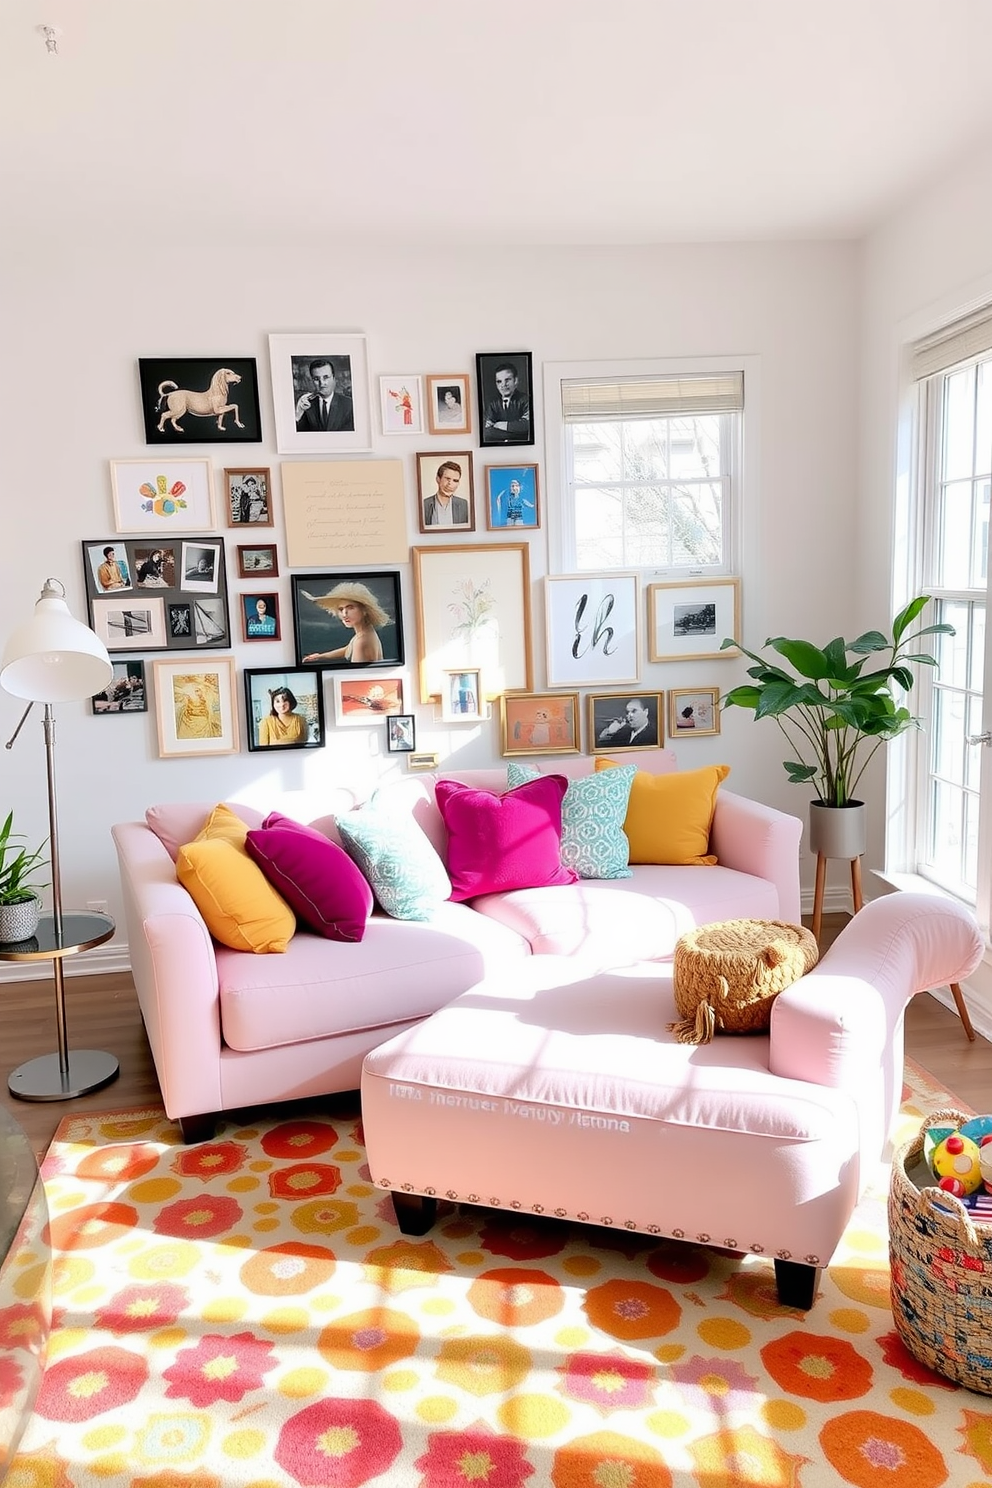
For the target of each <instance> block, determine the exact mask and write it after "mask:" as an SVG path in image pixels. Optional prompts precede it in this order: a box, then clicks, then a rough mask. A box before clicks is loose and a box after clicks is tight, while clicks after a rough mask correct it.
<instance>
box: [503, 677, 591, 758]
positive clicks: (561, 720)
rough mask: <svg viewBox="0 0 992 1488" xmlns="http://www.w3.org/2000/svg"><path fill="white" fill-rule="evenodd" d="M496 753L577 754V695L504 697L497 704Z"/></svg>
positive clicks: (505, 754)
mask: <svg viewBox="0 0 992 1488" xmlns="http://www.w3.org/2000/svg"><path fill="white" fill-rule="evenodd" d="M499 737H500V753H501V754H503V755H504V756H507V755H518V754H580V753H581V748H580V742H579V694H578V693H577V692H531V693H519V692H516V693H504V694H503V696H502V697H501V698H500V700H499Z"/></svg>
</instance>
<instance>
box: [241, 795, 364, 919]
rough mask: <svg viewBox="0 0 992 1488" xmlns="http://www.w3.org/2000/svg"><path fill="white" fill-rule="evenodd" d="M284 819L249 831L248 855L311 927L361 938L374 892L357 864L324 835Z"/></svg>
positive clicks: (299, 916)
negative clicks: (269, 825) (282, 823)
mask: <svg viewBox="0 0 992 1488" xmlns="http://www.w3.org/2000/svg"><path fill="white" fill-rule="evenodd" d="M274 814H275V815H277V816H278V813H274ZM266 820H267V821H268V820H269V818H268V817H267V818H266ZM281 821H282V822H284V823H285V825H281V826H272V827H259V828H256V830H254V831H251V832H249V833H248V835H247V838H246V841H245V846H246V848H247V850H248V856H249V857H250V858H251V859H252V860H253V862H255V863H257V864H258V866H259V868H261V870H262V872H263V873H264V874H265V876H266V878H267V879H268V881H269V883H270V884H272V886H273V887H274V888H276V889H277V890H278V891H279V893H280V894H281V895H282V896H283V898H284V899H285V900H286V903H287V904H288V905H289V906H290V908H291V909H292V910H293V912H294V913H295V915H296V917H297V919H298V920H299V921H301V922H302V924H304V925H305V926H306V927H307V928H308V929H310V930H315V931H316V932H317V934H318V935H323V936H325V937H326V939H328V940H345V941H359V940H361V939H362V936H363V935H364V934H365V922H366V921H367V919H368V917H369V915H370V914H371V912H372V890H371V889H370V888H369V886H368V884H367V882H366V881H365V879H364V878H363V877H362V874H361V872H360V871H359V869H358V867H357V866H356V865H355V863H354V862H353V861H352V859H351V858H350V857H349V856H348V854H347V853H346V852H345V851H344V850H343V848H340V847H337V846H336V845H335V843H333V842H329V841H328V839H327V838H326V837H325V836H323V834H322V833H320V832H315V831H312V830H311V829H310V828H309V827H303V826H301V824H300V823H299V822H290V821H289V818H288V817H283V818H281Z"/></svg>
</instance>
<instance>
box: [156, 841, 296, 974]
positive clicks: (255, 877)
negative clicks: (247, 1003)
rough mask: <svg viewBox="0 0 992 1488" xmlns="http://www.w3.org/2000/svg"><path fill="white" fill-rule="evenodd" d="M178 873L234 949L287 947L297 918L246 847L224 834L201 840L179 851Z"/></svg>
mask: <svg viewBox="0 0 992 1488" xmlns="http://www.w3.org/2000/svg"><path fill="white" fill-rule="evenodd" d="M176 876H177V877H178V879H179V882H180V883H181V884H182V886H183V888H184V889H185V890H186V892H187V893H188V894H189V896H190V898H191V899H192V900H193V902H194V904H195V905H196V907H197V909H198V910H199V911H200V913H201V915H202V916H203V918H204V920H205V921H206V925H207V929H208V930H209V931H210V934H211V935H212V936H213V937H214V939H215V940H219V941H220V943H221V945H226V946H230V947H231V950H232V951H255V952H256V953H257V954H261V953H264V952H266V951H284V950H285V949H286V947H287V946H288V945H289V942H290V941H291V940H292V938H293V934H294V932H295V930H296V916H295V915H294V914H293V911H292V910H291V909H290V907H289V905H288V904H287V903H286V901H285V899H284V898H283V897H282V895H281V894H279V893H278V892H277V891H276V890H275V889H274V888H273V887H272V885H271V884H270V883H269V881H268V879H267V878H266V877H265V874H264V873H263V872H262V870H261V868H259V867H258V866H257V865H256V864H255V863H253V862H252V860H251V858H249V856H248V854H247V853H246V852H245V851H244V849H243V848H238V847H236V846H235V844H234V843H233V842H229V841H225V839H224V838H223V837H214V838H210V839H207V840H204V841H201V840H200V838H197V839H196V840H195V841H193V842H187V844H186V846H185V847H181V848H180V849H179V854H178V856H177V858H176Z"/></svg>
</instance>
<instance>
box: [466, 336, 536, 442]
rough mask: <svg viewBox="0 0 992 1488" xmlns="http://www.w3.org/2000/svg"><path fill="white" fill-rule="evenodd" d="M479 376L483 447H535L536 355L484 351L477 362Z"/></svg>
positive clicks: (476, 367) (481, 439)
mask: <svg viewBox="0 0 992 1488" xmlns="http://www.w3.org/2000/svg"><path fill="white" fill-rule="evenodd" d="M475 376H476V383H477V385H478V392H479V443H480V444H481V445H482V446H483V448H490V447H501V446H502V447H506V446H509V445H521V444H533V443H534V358H533V355H532V353H531V352H529V351H511V352H505V351H499V352H497V351H480V352H479V353H478V355H477V356H476V358H475ZM507 403H508V406H505V404H507Z"/></svg>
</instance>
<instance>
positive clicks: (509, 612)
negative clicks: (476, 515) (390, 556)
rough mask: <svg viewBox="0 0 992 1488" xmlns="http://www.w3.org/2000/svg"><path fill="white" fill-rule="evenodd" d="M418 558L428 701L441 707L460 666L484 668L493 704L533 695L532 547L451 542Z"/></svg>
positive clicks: (423, 688)
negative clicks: (507, 696)
mask: <svg viewBox="0 0 992 1488" xmlns="http://www.w3.org/2000/svg"><path fill="white" fill-rule="evenodd" d="M411 557H412V560H413V585H414V593H415V596H416V603H417V653H418V660H419V665H420V697H421V701H422V702H425V703H426V702H428V701H430V700H432V699H433V700H435V701H440V699H441V698H442V697H443V696H444V690H445V677H446V673H447V672H449V671H452V670H454V669H455V668H458V669H460V670H465V669H466V668H469V669H471V668H478V669H479V670H480V671H481V672H482V677H483V683H484V686H485V695H486V697H487V698H494V697H498V696H499V695H500V693H502V692H505V691H519V692H530V690H531V687H532V686H533V673H532V670H531V632H530V558H529V549H528V545H527V543H495V542H490V543H486V544H481V545H478V546H476V545H475V544H469V543H465V544H454V543H450V544H447V543H446V544H443V545H441V546H438V547H430V548H413V549H412V550H411Z"/></svg>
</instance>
